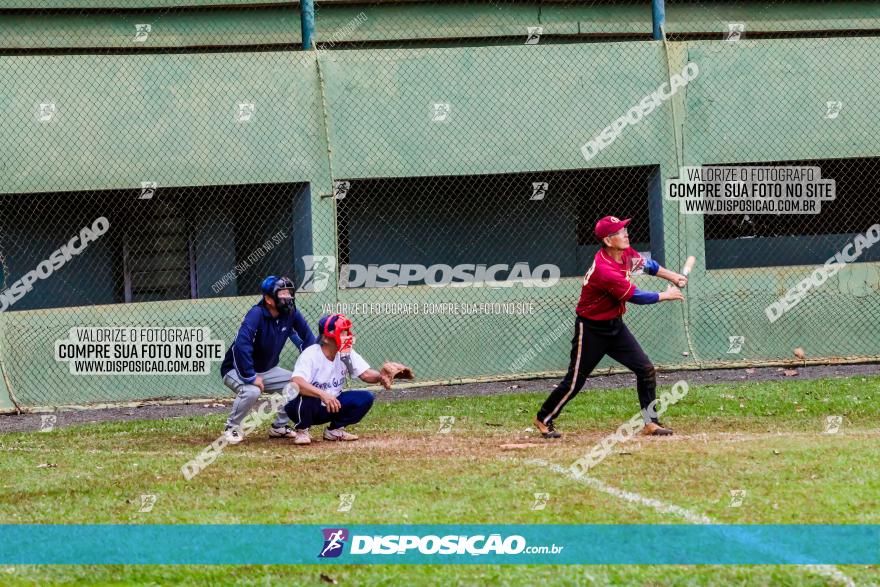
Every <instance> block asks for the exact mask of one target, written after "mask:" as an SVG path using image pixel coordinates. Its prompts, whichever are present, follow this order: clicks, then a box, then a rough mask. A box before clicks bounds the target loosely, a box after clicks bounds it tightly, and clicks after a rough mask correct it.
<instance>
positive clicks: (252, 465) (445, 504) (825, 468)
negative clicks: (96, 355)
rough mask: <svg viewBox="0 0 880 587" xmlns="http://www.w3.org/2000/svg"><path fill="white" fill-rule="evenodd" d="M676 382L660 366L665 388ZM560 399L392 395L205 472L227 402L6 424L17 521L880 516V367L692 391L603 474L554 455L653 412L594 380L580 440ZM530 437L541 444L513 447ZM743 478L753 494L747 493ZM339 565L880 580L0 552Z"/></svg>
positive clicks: (233, 573) (91, 579) (577, 415)
mask: <svg viewBox="0 0 880 587" xmlns="http://www.w3.org/2000/svg"><path fill="white" fill-rule="evenodd" d="M671 383H672V382H671V381H667V380H661V385H662V386H663V387H661V388H660V390H658V391H663V390H664V389H668V387H669V385H671ZM543 398H544V394H520V395H506V396H493V397H480V398H453V399H443V400H430V401H398V402H379V403H377V404H376V406H375V407H374V409H373V411H372V412H371V414H370V415H369V417H368V419H367V420H366V421H365V422H364V423H362V424H361V425H359V426H358V427H357V428H356V430H355V431H357V432H358V433H360V434H361V435H362V437H361V440H360V441H359V442H356V443H346V444H331V443H325V442H318V443H315V444H313V445H311V446H309V447H296V446H293V445H292V444H289V442H288V441H286V440H270V439H268V438H267V437H266V435H265V433H264V432H263V431H260V432H258V433H255V435H254V436H252V437H249V439H248V440H247V441H246V442H245V443H243V444H241V445H239V446H236V447H230V448H227V449H226V451H225V452H224V453H223V456H222V457H221V458H220V459H218V460H217V462H215V463H214V464H213V465H211V466H210V467H209V468H207V469H206V470H205V471H203V472H202V473H201V474H200V475H199V476H197V477H196V478H195V479H193V480H192V481H189V482H187V481H185V480H184V479H183V477H182V475H181V474H180V467H181V465H182V464H183V463H184V462H186V461H188V460H189V459H191V458H193V457H194V456H195V454H196V453H198V452H199V451H200V450H201V449H202V448H204V447H205V446H206V445H208V444H209V443H210V442H211V441H213V440H214V439H215V438H216V436H217V435H218V433H219V431H220V430H221V428H222V423H223V418H222V417H218V416H211V417H197V418H196V417H193V418H178V419H170V420H163V421H140V422H133V423H131V422H129V423H124V424H122V423H104V424H96V425H83V426H76V427H71V428H66V429H59V430H55V431H53V432H51V433H9V434H4V435H0V450H2V454H3V458H2V459H0V471H2V473H0V477H2V495H3V499H2V500H0V522H3V523H71V524H73V523H145V524H156V523H210V524H237V523H254V524H279V523H290V524H328V525H344V524H354V523H379V524H381V523H450V524H455V523H526V524H552V523H560V524H572V523H575V524H576V523H602V524H638V523H682V524H686V523H693V520H690V519H688V518H687V516H684V517H683V516H682V515H681V514H680V513H676V512H678V511H679V510H673V509H671V508H672V507H673V506H678V508H683V509H684V510H686V511H687V512H688V515H692V516H702V517H708V518H710V519H711V520H712V521H713V522H718V523H743V524H772V523H781V524H785V523H829V524H854V523H862V524H878V523H880V508H878V504H880V471H878V467H877V463H878V462H880V442H878V441H880V426H878V425H877V422H878V417H880V408H878V405H877V403H878V400H880V377H855V378H850V379H836V380H816V381H798V380H796V379H791V380H786V381H783V382H763V383H748V382H745V383H743V384H740V385H710V386H700V387H694V386H692V387H691V388H690V392H689V394H688V395H687V396H686V397H685V398H684V399H683V400H681V401H680V402H679V403H678V404H676V405H675V406H673V407H672V408H671V409H670V410H669V412H667V414H666V415H665V416H664V418H663V420H664V421H665V423H667V424H668V425H670V426H672V427H673V428H674V429H675V431H676V435H675V436H673V437H671V438H656V439H655V438H651V439H647V438H637V439H635V440H633V441H631V442H629V443H627V444H625V445H622V446H620V447H618V449H617V450H616V452H615V454H613V455H612V456H610V457H609V458H607V459H606V460H605V461H604V462H603V463H602V464H600V465H599V466H598V467H597V468H596V469H595V471H594V472H593V474H592V477H593V478H595V480H596V481H591V482H585V481H584V480H577V479H574V478H572V477H570V476H566V475H565V474H563V473H561V472H557V471H554V470H553V469H552V465H559V466H561V467H564V468H567V467H568V466H569V465H570V464H571V463H572V462H573V461H574V460H576V459H577V458H579V457H581V456H583V455H584V454H585V453H586V452H588V451H589V450H590V448H591V447H592V446H593V445H594V444H595V443H597V442H598V441H599V440H601V439H602V438H603V437H604V436H605V435H607V434H609V433H610V432H612V431H613V430H614V429H615V428H616V427H617V426H618V425H619V424H621V423H622V422H624V421H625V420H627V419H629V418H630V417H631V416H632V415H633V414H634V413H636V411H637V405H638V404H637V401H636V398H635V391H634V390H633V389H624V390H611V391H599V392H585V393H583V394H581V395H580V396H579V397H578V398H576V399H575V401H573V402H572V403H571V404H570V405H569V406H568V408H567V410H566V412H565V414H564V416H563V417H562V418H561V419H559V420H558V425H559V427H560V428H561V429H562V430H563V431H564V432H565V433H566V437H565V438H564V440H563V441H562V442H559V441H556V442H552V441H543V440H541V439H540V438H537V437H536V436H535V433H534V432H526V429H527V428H528V427H529V426H530V423H531V419H532V417H533V415H534V412H535V410H536V407H537V406H538V405H539V404H540V402H541V401H542V400H543ZM831 415H840V416H843V417H844V422H843V427H842V429H841V431H840V432H838V433H836V434H826V433H824V425H825V418H826V417H827V416H831ZM440 416H454V417H455V422H454V424H453V425H452V429H451V432H449V433H439V432H438V431H439V428H440ZM315 432H317V431H313V436H314V437H318V436H319V434H316V433H315ZM525 442H534V443H536V444H537V445H538V446H535V447H530V448H526V449H520V450H506V449H504V448H502V447H501V445H503V444H507V443H525ZM41 464H42V465H46V464H50V465H53V466H49V467H46V466H43V467H40V465H41ZM619 490H622V491H619ZM731 490H744V491H745V494H744V496H743V498H742V504H741V505H739V506H738V507H731V494H730V491H731ZM622 492H629V493H627V495H638V496H642V497H643V498H645V499H650V500H656V501H654V502H651V503H654V504H660V505H659V506H657V505H655V506H648V505H645V503H644V502H638V501H633V500H632V499H625V498H622V497H621V494H622ZM342 493H350V494H354V495H355V501H354V504H353V507H352V509H351V511H349V512H338V511H337V509H338V507H339V494H342ZM535 493H548V494H549V500H548V501H547V504H546V507H545V508H544V509H542V510H534V509H532V506H533V504H534V502H535V498H534V494H535ZM142 494H152V495H155V496H156V502H155V505H154V506H153V509H152V511H150V512H146V513H140V512H139V511H138V510H139V509H140V507H141V498H140V496H141V495H142ZM269 546H271V545H267V547H269ZM322 574H323V575H325V578H322ZM328 578H329V579H332V580H335V581H337V582H338V583H339V584H341V585H398V584H408V585H447V584H460V585H478V584H500V585H536V584H542V583H546V584H567V585H608V584H614V585H618V584H619V585H718V584H731V585H771V584H773V585H835V584H851V583H848V582H853V583H855V584H858V585H871V584H880V568H877V567H853V566H841V567H832V568H821V569H816V568H807V567H799V566H758V567H734V566H705V567H686V566H663V567H650V568H649V567H639V566H614V567H610V566H574V565H569V566H517V565H510V566H486V565H482V566H478V565H473V566H470V565H468V566H464V565H462V566H452V565H437V566H430V567H428V566H390V565H389V566H354V565H348V566H346V565H339V566H327V565H322V566H320V567H318V566H298V567H294V566H247V567H221V566H217V567H207V566H186V567H183V566H178V567H174V566H126V567H120V566H107V567H95V566H89V567H86V566H76V567H74V566H54V567H34V566H17V567H0V584H2V585H43V584H48V583H68V584H122V583H135V582H136V583H142V584H155V585H170V584H194V585H195V584H198V585H209V584H241V585H268V584H298V585H321V584H323V585H326V584H328V581H327V579H328Z"/></svg>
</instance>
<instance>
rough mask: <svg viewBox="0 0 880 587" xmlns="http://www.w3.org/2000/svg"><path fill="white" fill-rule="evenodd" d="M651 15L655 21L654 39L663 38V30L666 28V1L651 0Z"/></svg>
mask: <svg viewBox="0 0 880 587" xmlns="http://www.w3.org/2000/svg"><path fill="white" fill-rule="evenodd" d="M651 17H652V20H653V21H654V40H655V41H660V40H662V39H663V32H664V31H665V29H666V1H665V0H651Z"/></svg>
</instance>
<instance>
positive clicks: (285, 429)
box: [269, 424, 296, 438]
mask: <svg viewBox="0 0 880 587" xmlns="http://www.w3.org/2000/svg"><path fill="white" fill-rule="evenodd" d="M295 436H296V433H295V432H294V431H293V428H291V427H290V426H288V425H286V424H285V425H284V426H282V427H280V428H276V427H275V426H269V438H294V437H295Z"/></svg>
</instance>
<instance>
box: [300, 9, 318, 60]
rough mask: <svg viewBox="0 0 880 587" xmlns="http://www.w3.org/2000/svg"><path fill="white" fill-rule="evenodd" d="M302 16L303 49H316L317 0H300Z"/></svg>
mask: <svg viewBox="0 0 880 587" xmlns="http://www.w3.org/2000/svg"><path fill="white" fill-rule="evenodd" d="M300 17H301V19H302V48H303V51H311V50H312V49H314V46H313V45H314V39H313V37H314V35H315V0H300Z"/></svg>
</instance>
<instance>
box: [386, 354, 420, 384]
mask: <svg viewBox="0 0 880 587" xmlns="http://www.w3.org/2000/svg"><path fill="white" fill-rule="evenodd" d="M381 375H382V387H384V388H385V389H391V384H392V383H394V380H395V379H415V377H416V376H415V375H414V374H413V370H412V369H410V368H409V367H407V366H406V365H403V364H401V363H395V362H393V361H385V363H383V364H382V371H381Z"/></svg>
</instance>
